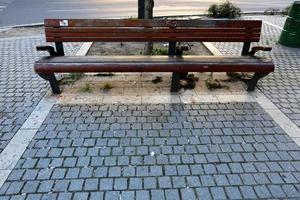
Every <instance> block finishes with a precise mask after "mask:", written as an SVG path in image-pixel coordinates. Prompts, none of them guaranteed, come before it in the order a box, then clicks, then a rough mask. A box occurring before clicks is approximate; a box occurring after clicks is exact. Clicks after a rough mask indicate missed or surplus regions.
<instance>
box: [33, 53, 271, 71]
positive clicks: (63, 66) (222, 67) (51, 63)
mask: <svg viewBox="0 0 300 200" xmlns="http://www.w3.org/2000/svg"><path fill="white" fill-rule="evenodd" d="M34 68H35V71H36V72H37V73H63V72H273V71H274V64H273V62H272V61H271V60H270V59H266V58H261V57H255V56H183V57H177V56H61V57H50V56H49V57H42V58H41V59H40V60H38V61H37V62H36V63H35V67H34Z"/></svg>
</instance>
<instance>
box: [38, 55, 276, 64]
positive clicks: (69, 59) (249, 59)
mask: <svg viewBox="0 0 300 200" xmlns="http://www.w3.org/2000/svg"><path fill="white" fill-rule="evenodd" d="M124 62H129V63H156V62H165V63H168V62H188V63H199V62H200V63H202V64H205V63H219V64H222V63H227V64H235V63H248V64H260V63H271V59H269V58H265V57H254V56H199V55H185V56H183V57H179V56H147V55H130V56H127V55H125V56H109V55H105V56H57V57H48V56H45V57H42V58H41V59H39V60H38V61H37V63H124Z"/></svg>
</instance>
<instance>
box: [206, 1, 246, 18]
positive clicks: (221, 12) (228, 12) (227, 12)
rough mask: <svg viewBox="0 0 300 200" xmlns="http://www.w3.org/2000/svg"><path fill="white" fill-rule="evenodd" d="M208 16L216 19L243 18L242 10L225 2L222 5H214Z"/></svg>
mask: <svg viewBox="0 0 300 200" xmlns="http://www.w3.org/2000/svg"><path fill="white" fill-rule="evenodd" d="M208 15H209V16H211V17H215V18H236V17H239V16H241V9H240V8H238V7H237V6H235V5H234V4H232V3H231V2H230V1H225V2H224V3H221V4H212V5H211V6H210V7H209V9H208Z"/></svg>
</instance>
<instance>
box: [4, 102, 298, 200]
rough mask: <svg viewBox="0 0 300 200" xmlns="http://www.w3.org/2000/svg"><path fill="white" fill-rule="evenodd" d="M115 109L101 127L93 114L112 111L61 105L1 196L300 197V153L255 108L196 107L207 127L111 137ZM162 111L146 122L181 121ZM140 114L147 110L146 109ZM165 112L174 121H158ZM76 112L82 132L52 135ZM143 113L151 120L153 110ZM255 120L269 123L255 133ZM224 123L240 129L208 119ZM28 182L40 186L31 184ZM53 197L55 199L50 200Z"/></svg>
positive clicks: (129, 132)
mask: <svg viewBox="0 0 300 200" xmlns="http://www.w3.org/2000/svg"><path fill="white" fill-rule="evenodd" d="M114 106H116V105H114ZM114 106H113V107H112V109H114V110H110V111H111V115H112V116H109V119H108V117H101V115H100V117H98V118H99V122H95V119H96V118H95V117H91V116H92V115H97V114H95V113H96V112H98V111H99V110H102V109H106V110H107V111H108V109H109V108H110V107H109V106H106V105H88V106H87V105H78V106H76V105H74V106H73V105H55V106H54V107H53V108H52V110H51V112H50V114H49V115H48V116H47V118H46V120H45V121H44V124H43V125H42V127H41V128H40V130H39V131H38V132H37V134H36V136H35V138H34V140H33V141H32V142H31V144H30V145H29V146H28V148H27V149H26V151H25V152H24V154H23V156H22V158H21V159H20V160H19V161H18V164H17V165H16V167H15V169H13V170H12V173H11V174H10V176H9V178H8V180H7V181H6V182H5V184H4V185H3V187H2V188H1V189H0V192H1V193H0V194H1V195H2V196H4V197H10V196H12V195H20V194H21V193H22V191H23V190H24V191H30V192H31V193H30V194H41V195H39V197H41V198H44V199H45V198H48V197H52V198H59V197H60V196H62V194H64V193H65V194H66V195H67V194H68V195H67V197H65V199H71V198H75V194H76V198H79V197H80V198H83V199H84V198H86V194H88V198H92V196H93V197H94V198H96V195H97V194H98V193H99V194H98V195H99V199H102V198H104V199H105V198H112V199H113V198H118V199H119V198H122V199H136V198H142V197H145V198H148V197H149V198H150V197H152V198H153V197H156V198H159V199H164V198H165V199H184V198H189V199H213V198H215V199H216V198H217V197H218V198H223V197H224V196H225V198H223V199H242V198H245V199H247V198H248V199H257V198H271V199H273V198H275V199H276V198H282V199H288V198H296V199H297V198H298V197H300V195H299V192H298V189H299V181H300V180H299V179H300V172H299V166H300V161H299V160H300V159H299V160H298V157H297V153H299V152H300V148H299V147H297V146H296V145H294V143H293V142H292V141H290V139H289V138H287V137H285V133H284V132H280V130H278V126H277V125H276V124H275V123H274V122H273V121H272V119H269V118H268V117H267V115H266V114H265V112H264V111H263V110H262V109H261V108H260V107H259V106H258V105H257V104H256V103H243V104H242V103H227V104H204V103H203V104H199V105H198V104H193V106H198V107H199V108H193V111H197V112H198V113H202V114H203V115H200V117H204V118H199V120H201V122H209V123H208V124H205V128H202V129H197V130H196V129H194V130H193V131H191V130H189V129H184V128H183V127H180V128H178V129H174V130H173V129H172V130H171V128H164V130H161V129H155V130H138V131H137V130H128V129H127V128H126V129H125V130H118V131H119V132H118V134H121V135H119V136H118V135H115V134H116V133H113V131H112V130H111V129H110V124H113V123H116V122H115V120H114V119H112V117H113V116H116V115H121V114H118V112H119V109H120V108H122V106H120V105H118V106H116V107H114ZM156 106H159V107H162V110H155V115H156V116H152V115H151V116H146V117H145V120H146V121H148V122H149V123H162V124H164V123H168V125H166V126H164V125H163V127H169V125H170V124H171V123H177V121H175V122H173V121H174V120H175V119H174V118H172V117H171V113H172V116H173V114H174V113H173V112H166V111H169V110H168V109H170V107H168V106H166V105H156ZM178 106H179V107H181V111H180V112H178V116H177V117H175V118H176V120H178V121H180V123H182V122H184V121H189V120H190V121H189V122H191V123H193V122H194V120H197V118H195V116H193V117H191V116H188V115H189V113H190V112H189V111H191V110H189V109H192V108H191V106H190V105H188V104H187V105H185V106H182V105H178ZM125 107H126V109H128V106H125ZM75 108H76V109H75ZM74 109H75V111H72V112H70V110H74ZM139 109H140V111H141V112H142V111H145V110H143V109H146V107H142V106H141V107H139ZM197 109H202V110H197ZM203 109H204V110H203ZM205 109H206V110H205ZM208 109H211V111H213V112H211V111H209V110H208ZM202 111H203V112H202ZM181 112H182V113H181ZM69 113H70V114H69ZM162 113H165V114H166V115H167V116H170V119H169V118H165V119H162V118H158V117H157V116H161V114H162ZM192 113H193V112H192ZM204 113H205V115H204ZM73 114H74V115H76V117H75V118H77V119H74V120H75V121H76V122H78V127H75V128H74V129H73V130H71V131H64V130H55V129H54V130H49V131H48V130H47V131H46V127H49V126H50V125H51V124H54V122H55V123H64V121H65V119H68V118H70V116H72V115H73ZM137 114H139V113H137ZM141 114H142V113H141ZM144 114H145V115H150V113H149V112H148V111H145V113H144ZM124 115H125V114H124ZM126 115H128V116H126V117H129V116H130V115H132V112H131V111H130V112H129V110H128V113H126ZM264 115H266V116H264ZM133 117H136V116H133ZM255 119H260V122H262V121H268V122H270V123H265V124H264V125H262V126H261V127H260V128H255V129H254V128H253V127H252V126H254V125H253V124H252V123H243V121H248V120H249V121H251V122H253V121H254V120H255ZM159 120H161V121H163V122H158V121H159ZM168 120H173V121H172V122H171V121H168ZM218 120H225V121H228V122H231V123H232V125H233V126H237V127H218V128H215V127H211V128H210V126H211V125H210V122H211V123H212V124H213V126H215V125H217V124H218V123H215V122H218ZM67 121H68V120H67ZM86 122H88V123H92V124H94V123H103V122H104V123H108V124H109V126H108V129H107V130H105V131H103V132H99V133H96V131H94V132H92V131H90V130H88V129H89V126H88V125H87V124H86ZM120 123H124V124H127V123H128V122H127V121H126V120H125V121H122V122H120ZM140 123H143V122H140ZM81 124H86V126H81ZM152 125H153V124H152ZM228 125H229V124H228ZM266 125H267V128H264V127H263V126H266ZM79 126H80V127H81V128H79ZM218 126H219V125H218ZM45 131H46V132H47V134H45ZM197 131H198V132H197ZM197 138H198V139H199V140H198V139H197ZM94 143H95V144H94ZM92 144H94V145H95V146H93V145H92ZM116 145H117V146H116ZM43 148H47V149H48V151H47V152H48V153H47V154H44V153H42V152H44V151H40V152H41V153H37V152H39V150H40V149H43ZM45 152H46V151H45ZM152 152H153V153H152ZM30 183H34V184H35V185H33V187H29V186H28V185H30ZM18 184H20V185H18ZM11 185H15V186H11ZM25 185H26V187H25ZM276 191H278V193H276ZM49 192H50V194H57V195H56V196H55V197H54V196H51V195H50V194H49ZM45 194H47V195H45ZM69 194H71V196H69ZM183 195H184V196H183ZM25 196H26V197H27V196H28V194H26V195H25ZM77 196H78V197H77ZM65 199H64V200H65Z"/></svg>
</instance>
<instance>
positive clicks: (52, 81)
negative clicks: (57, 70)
mask: <svg viewBox="0 0 300 200" xmlns="http://www.w3.org/2000/svg"><path fill="white" fill-rule="evenodd" d="M38 75H39V76H40V77H42V78H43V79H45V80H46V81H49V83H50V86H51V89H52V92H53V94H60V89H59V84H58V81H57V80H56V78H55V76H54V74H53V73H52V74H42V73H38Z"/></svg>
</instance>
